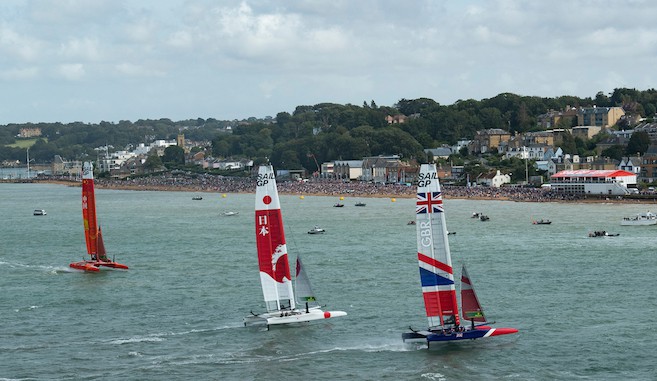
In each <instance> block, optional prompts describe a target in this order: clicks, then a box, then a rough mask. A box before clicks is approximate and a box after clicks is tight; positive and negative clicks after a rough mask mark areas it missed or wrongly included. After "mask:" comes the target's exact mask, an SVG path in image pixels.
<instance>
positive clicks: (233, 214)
mask: <svg viewBox="0 0 657 381" xmlns="http://www.w3.org/2000/svg"><path fill="white" fill-rule="evenodd" d="M238 214H240V212H224V216H227V217H230V216H237V215H238Z"/></svg>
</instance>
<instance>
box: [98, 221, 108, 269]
mask: <svg viewBox="0 0 657 381" xmlns="http://www.w3.org/2000/svg"><path fill="white" fill-rule="evenodd" d="M97 242H98V259H100V260H101V261H109V258H107V251H106V250H105V242H104V241H103V231H102V230H101V228H100V225H98V241H97Z"/></svg>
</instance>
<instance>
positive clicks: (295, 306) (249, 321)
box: [244, 165, 347, 327]
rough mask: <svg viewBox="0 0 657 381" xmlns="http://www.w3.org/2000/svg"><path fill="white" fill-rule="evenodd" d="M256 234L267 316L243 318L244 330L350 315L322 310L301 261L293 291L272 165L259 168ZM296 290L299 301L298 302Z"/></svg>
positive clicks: (264, 314)
mask: <svg viewBox="0 0 657 381" xmlns="http://www.w3.org/2000/svg"><path fill="white" fill-rule="evenodd" d="M255 230H256V231H255V233H256V246H257V251H258V265H259V268H260V283H261V285H262V293H263V295H264V299H265V305H266V307H267V312H263V313H261V314H255V313H253V312H252V313H251V315H250V316H247V317H245V318H244V325H245V326H249V325H256V324H266V325H267V327H269V326H271V325H277V324H290V323H302V322H308V321H313V320H320V319H328V318H334V317H338V316H345V315H347V313H346V312H344V311H323V310H322V309H321V307H320V306H319V304H317V300H316V298H315V296H314V294H313V292H312V288H311V287H310V281H309V279H308V276H307V274H306V272H305V270H304V268H303V265H302V263H301V259H300V258H299V257H297V266H296V269H297V271H296V277H295V285H294V287H293V284H292V277H291V275H290V265H289V261H288V253H287V245H286V243H285V232H284V230H283V218H282V215H281V206H280V201H279V199H278V190H277V189H276V177H275V176H274V171H273V169H272V167H271V165H263V166H260V169H259V170H258V179H257V187H256V202H255ZM295 289H296V296H297V297H298V298H300V299H301V300H300V301H297V300H296V299H295ZM300 302H301V303H300ZM302 303H303V304H302ZM300 306H301V307H300Z"/></svg>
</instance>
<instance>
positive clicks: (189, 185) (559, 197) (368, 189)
mask: <svg viewBox="0 0 657 381" xmlns="http://www.w3.org/2000/svg"><path fill="white" fill-rule="evenodd" d="M34 182H48V183H58V184H63V185H71V186H78V185H79V182H77V181H71V180H70V179H68V178H56V177H49V178H44V179H37V180H34ZM95 182H96V187H98V188H100V189H122V190H142V191H179V192H211V193H253V192H254V190H255V179H253V178H245V177H226V176H216V175H206V174H201V175H196V176H172V175H169V174H166V175H158V176H150V177H142V178H134V179H128V180H114V179H96V180H95ZM278 190H279V192H280V193H281V194H288V195H300V196H301V195H317V196H335V197H343V196H344V197H349V196H350V197H383V198H412V197H415V193H416V188H415V187H414V186H407V185H400V184H374V183H367V182H360V181H355V182H343V181H339V180H329V179H311V180H309V181H307V182H302V181H293V180H289V181H279V182H278ZM442 191H443V193H444V197H445V198H447V199H449V198H458V199H475V200H509V201H523V202H546V201H555V202H568V201H579V202H585V201H595V202H598V201H600V200H601V199H600V198H593V199H591V198H585V197H583V196H574V195H566V194H561V193H555V192H550V191H549V190H545V189H541V188H525V187H502V188H490V187H470V188H468V187H464V186H453V185H443V186H442ZM602 200H605V201H610V200H608V199H606V198H602ZM613 200H614V201H624V202H627V201H632V200H627V199H613ZM643 201H644V202H645V201H648V202H655V199H654V198H652V197H651V198H650V199H645V200H643ZM632 202H639V201H632Z"/></svg>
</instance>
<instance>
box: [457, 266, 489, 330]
mask: <svg viewBox="0 0 657 381" xmlns="http://www.w3.org/2000/svg"><path fill="white" fill-rule="evenodd" d="M461 314H462V315H463V319H464V320H467V321H476V322H479V323H483V322H486V316H484V310H483V309H482V308H481V304H479V299H477V294H476V293H475V290H474V286H473V285H472V282H471V281H470V276H468V271H467V270H466V269H465V265H463V269H462V270H461Z"/></svg>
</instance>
